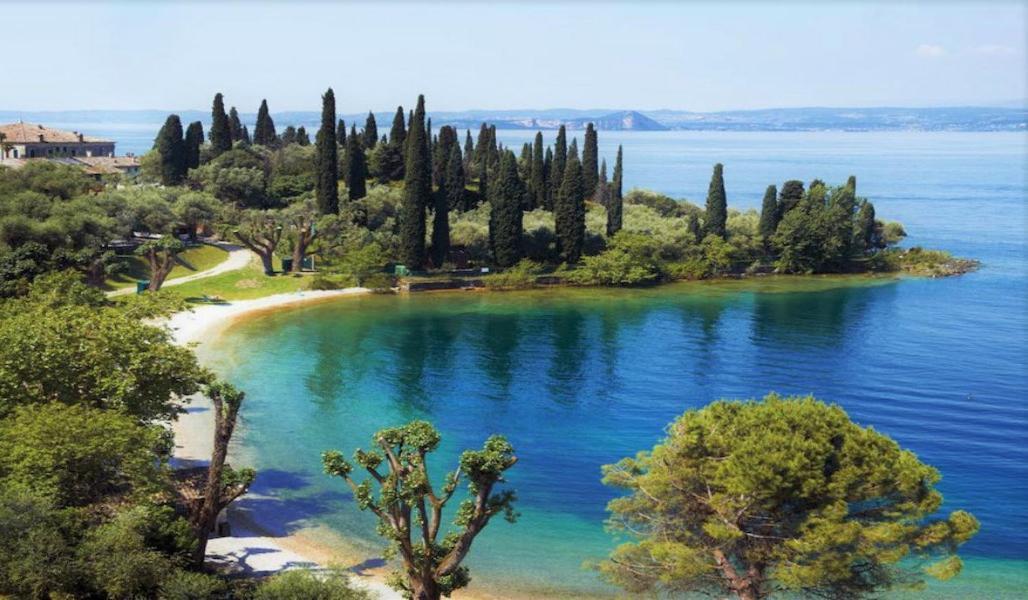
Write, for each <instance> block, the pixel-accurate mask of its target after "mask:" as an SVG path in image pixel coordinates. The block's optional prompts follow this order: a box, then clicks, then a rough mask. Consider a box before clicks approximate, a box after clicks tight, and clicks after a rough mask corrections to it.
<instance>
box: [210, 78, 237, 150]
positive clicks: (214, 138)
mask: <svg viewBox="0 0 1028 600" xmlns="http://www.w3.org/2000/svg"><path fill="white" fill-rule="evenodd" d="M210 136H211V158H217V157H218V156H219V155H221V153H223V152H227V151H229V150H231V149H232V131H231V129H230V128H229V124H228V115H227V114H225V101H224V100H223V99H222V96H221V94H220V93H218V94H214V105H213V106H212V107H211V131H210Z"/></svg>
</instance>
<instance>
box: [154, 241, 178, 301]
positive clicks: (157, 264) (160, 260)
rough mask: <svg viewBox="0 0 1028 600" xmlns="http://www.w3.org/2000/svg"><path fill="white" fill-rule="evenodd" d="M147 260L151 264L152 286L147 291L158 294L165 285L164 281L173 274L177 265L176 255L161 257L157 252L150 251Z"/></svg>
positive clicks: (166, 254) (169, 254)
mask: <svg viewBox="0 0 1028 600" xmlns="http://www.w3.org/2000/svg"><path fill="white" fill-rule="evenodd" d="M147 259H148V260H149V262H150V285H149V286H147V289H148V290H150V291H151V292H156V291H158V290H160V289H161V286H162V285H164V280H165V279H167V278H168V274H169V273H171V269H172V268H173V266H174V263H175V255H174V254H171V253H170V252H166V253H165V254H164V255H161V254H159V253H158V251H157V250H150V252H149V253H148V254H147Z"/></svg>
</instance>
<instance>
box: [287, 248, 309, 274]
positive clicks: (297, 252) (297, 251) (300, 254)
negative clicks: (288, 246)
mask: <svg viewBox="0 0 1028 600" xmlns="http://www.w3.org/2000/svg"><path fill="white" fill-rule="evenodd" d="M306 253H307V246H306V244H304V243H303V242H302V241H300V240H297V241H296V243H295V244H294V245H293V266H292V268H291V271H292V272H293V273H299V272H300V271H301V270H303V258H304V256H305V255H306Z"/></svg>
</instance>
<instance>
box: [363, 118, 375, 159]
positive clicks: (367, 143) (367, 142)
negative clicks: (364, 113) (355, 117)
mask: <svg viewBox="0 0 1028 600" xmlns="http://www.w3.org/2000/svg"><path fill="white" fill-rule="evenodd" d="M377 143H378V124H376V123H375V113H373V112H371V111H370V110H369V111H368V118H367V120H365V121H364V147H365V148H367V149H368V150H371V149H372V148H374V147H375V144H377Z"/></svg>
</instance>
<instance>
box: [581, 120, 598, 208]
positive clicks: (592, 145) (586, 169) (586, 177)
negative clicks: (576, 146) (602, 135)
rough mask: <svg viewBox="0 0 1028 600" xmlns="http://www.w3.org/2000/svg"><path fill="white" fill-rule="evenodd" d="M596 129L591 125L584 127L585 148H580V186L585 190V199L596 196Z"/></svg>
mask: <svg viewBox="0 0 1028 600" xmlns="http://www.w3.org/2000/svg"><path fill="white" fill-rule="evenodd" d="M597 143H598V142H597V139H596V128H595V127H593V124H592V123H589V124H588V125H586V127H585V146H583V147H582V185H583V186H584V188H585V197H586V198H592V197H594V196H595V195H596V182H597V174H598V173H599V171H598V170H597V169H598V167H597V164H596V162H597V160H598V159H599V149H598V148H597Z"/></svg>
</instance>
